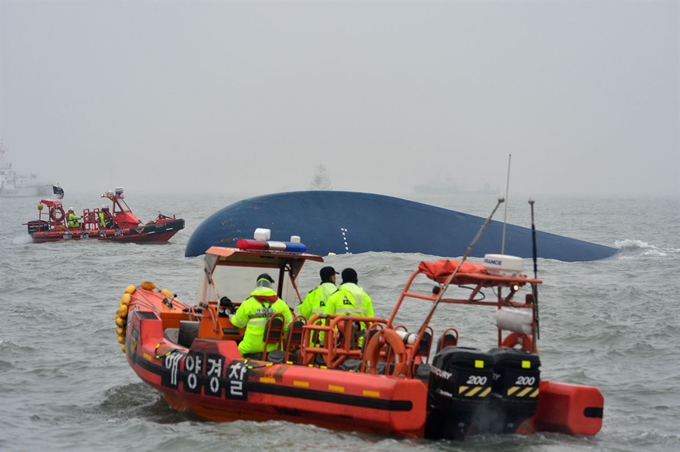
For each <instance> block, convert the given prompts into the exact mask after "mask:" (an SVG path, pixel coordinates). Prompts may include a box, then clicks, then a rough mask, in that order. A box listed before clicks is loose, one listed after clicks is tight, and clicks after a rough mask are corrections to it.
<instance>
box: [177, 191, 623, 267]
mask: <svg viewBox="0 0 680 452" xmlns="http://www.w3.org/2000/svg"><path fill="white" fill-rule="evenodd" d="M491 207H493V206H490V209H491ZM484 221H485V218H482V217H477V216H474V215H468V214H464V213H460V212H456V211H453V210H448V209H443V208H441V207H434V206H430V205H427V204H422V203H418V202H414V201H408V200H404V199H400V198H394V197H390V196H384V195H376V194H370V193H356V192H343V191H299V192H289V193H277V194H272V195H265V196H258V197H254V198H250V199H245V200H242V201H239V202H236V203H234V204H232V205H230V206H227V207H225V208H223V209H221V210H219V211H217V212H215V213H214V214H212V215H211V216H210V217H208V218H207V219H205V220H204V221H203V223H201V224H200V225H199V226H198V228H196V230H195V231H194V233H193V234H192V235H191V237H190V238H189V242H188V243H187V246H186V250H185V255H186V256H187V257H193V256H198V255H201V254H203V253H205V251H206V250H207V249H208V248H209V247H210V246H213V245H217V246H228V247H233V246H235V245H236V240H238V239H239V238H253V233H254V231H255V229H256V228H268V229H271V231H272V237H271V239H272V240H281V241H286V240H289V239H290V237H291V236H293V235H297V236H300V237H301V241H302V243H304V244H305V245H306V246H307V251H308V252H310V253H313V254H318V255H321V256H325V255H328V254H329V253H335V254H345V253H364V252H368V251H389V252H395V253H423V254H430V255H433V256H441V257H458V256H462V255H463V254H464V253H465V250H466V249H467V247H468V246H469V245H470V243H471V242H472V239H473V238H474V237H475V235H476V234H477V232H478V231H479V228H480V227H481V225H482V224H483V223H484ZM502 236H503V223H502V222H499V221H492V222H491V223H489V225H488V227H487V229H486V231H485V232H484V234H483V235H482V237H481V238H480V240H479V241H478V242H477V244H476V245H475V247H474V249H473V250H472V252H471V254H470V256H473V257H483V256H484V255H485V254H490V253H496V254H497V253H500V252H501V249H502V246H501V245H502V243H501V242H502ZM536 242H537V252H538V257H542V258H546V259H556V260H560V261H566V262H575V261H592V260H598V259H605V258H608V257H611V256H613V255H614V254H616V253H617V252H618V250H617V249H616V248H611V247H608V246H604V245H598V244H595V243H589V242H585V241H582V240H578V239H572V238H568V237H564V236H559V235H555V234H550V233H547V232H541V231H536ZM504 252H505V254H509V255H513V256H519V257H523V258H531V257H532V242H531V229H530V228H524V227H519V226H514V225H506V227H505V248H504Z"/></svg>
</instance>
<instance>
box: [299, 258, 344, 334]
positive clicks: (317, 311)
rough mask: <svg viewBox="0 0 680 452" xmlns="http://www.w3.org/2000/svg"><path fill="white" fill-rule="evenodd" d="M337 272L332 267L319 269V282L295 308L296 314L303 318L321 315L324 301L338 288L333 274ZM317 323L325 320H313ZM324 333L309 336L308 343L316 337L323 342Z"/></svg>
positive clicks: (321, 323)
mask: <svg viewBox="0 0 680 452" xmlns="http://www.w3.org/2000/svg"><path fill="white" fill-rule="evenodd" d="M338 274H339V273H338V272H336V271H335V269H334V268H333V267H324V268H322V269H321V270H320V271H319V276H320V277H321V284H319V285H318V286H316V288H314V289H312V290H311V291H310V292H309V293H308V294H307V295H306V296H305V299H304V300H303V301H302V303H300V305H299V306H298V309H297V313H298V315H301V316H302V317H304V318H305V319H307V320H309V319H310V318H312V317H313V316H315V315H322V314H323V310H324V308H325V307H326V301H327V300H328V297H330V296H331V294H333V293H335V291H336V290H338V286H336V285H335V275H338ZM315 323H316V324H317V325H325V324H326V323H325V320H320V321H317V322H315ZM323 338H324V334H323V333H322V332H321V333H319V334H318V338H316V337H315V336H314V335H313V336H312V337H310V343H314V342H315V341H316V339H318V342H319V343H320V344H321V343H323Z"/></svg>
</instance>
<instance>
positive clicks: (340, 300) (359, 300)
mask: <svg viewBox="0 0 680 452" xmlns="http://www.w3.org/2000/svg"><path fill="white" fill-rule="evenodd" d="M323 312H324V314H328V315H330V314H338V315H356V316H363V317H373V316H374V312H373V300H371V297H370V296H369V295H368V294H367V293H366V291H365V290H364V289H362V288H361V287H360V286H359V277H358V276H357V272H356V271H355V270H354V269H353V268H346V269H344V270H343V271H342V284H341V285H340V287H338V290H337V291H336V292H335V293H334V294H332V295H331V296H330V297H328V300H327V301H326V306H325V307H324V310H323ZM358 326H359V329H360V330H364V329H365V328H366V325H365V323H364V322H360V325H358ZM359 332H360V331H355V333H359ZM358 343H359V346H361V345H362V344H363V338H359V339H358Z"/></svg>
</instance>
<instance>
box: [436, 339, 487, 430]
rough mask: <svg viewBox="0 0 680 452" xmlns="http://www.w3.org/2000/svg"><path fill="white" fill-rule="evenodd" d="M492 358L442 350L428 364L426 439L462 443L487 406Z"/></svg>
mask: <svg viewBox="0 0 680 452" xmlns="http://www.w3.org/2000/svg"><path fill="white" fill-rule="evenodd" d="M492 381H493V358H491V356H490V355H489V354H487V353H483V352H481V351H480V350H478V349H475V348H467V347H445V348H444V349H443V350H441V351H440V352H438V353H437V354H436V355H435V357H434V359H433V360H432V367H431V372H430V381H429V389H428V408H429V415H428V418H427V424H426V427H425V436H426V437H428V438H433V439H437V438H442V437H444V438H446V439H459V440H462V439H465V433H466V432H467V430H468V429H469V427H470V426H471V425H472V423H473V421H474V420H475V419H476V418H477V416H478V413H479V412H485V411H487V410H488V406H489V396H490V394H491V384H492Z"/></svg>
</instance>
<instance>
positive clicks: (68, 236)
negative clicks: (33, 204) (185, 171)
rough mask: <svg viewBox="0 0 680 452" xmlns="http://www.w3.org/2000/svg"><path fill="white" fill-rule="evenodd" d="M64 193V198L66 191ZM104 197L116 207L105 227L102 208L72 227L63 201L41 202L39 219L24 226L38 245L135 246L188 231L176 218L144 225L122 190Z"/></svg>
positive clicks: (88, 212) (87, 213) (160, 218)
mask: <svg viewBox="0 0 680 452" xmlns="http://www.w3.org/2000/svg"><path fill="white" fill-rule="evenodd" d="M55 190H56V188H55ZM59 190H61V189H59ZM55 193H57V192H56V191H55ZM61 194H62V195H63V191H61ZM101 197H102V198H108V199H109V200H110V201H111V205H112V206H111V209H110V210H109V212H110V222H109V224H108V225H107V226H102V225H101V223H100V221H99V212H100V209H99V208H94V209H84V210H83V212H82V215H81V217H82V220H81V221H82V222H81V224H80V226H78V227H69V226H68V222H67V215H66V212H65V211H64V207H63V205H62V202H61V200H59V199H43V200H41V201H40V202H39V203H38V212H39V214H38V219H37V220H33V221H29V222H28V223H24V225H26V226H27V227H28V234H29V235H30V236H31V238H32V239H33V242H34V243H43V242H57V241H61V240H85V239H95V240H106V241H111V242H134V243H144V242H167V241H168V240H170V238H171V237H172V236H174V235H175V234H177V232H178V231H180V230H181V229H184V220H183V219H180V218H176V217H175V215H173V216H172V217H170V216H166V215H163V214H159V215H158V218H156V219H155V220H153V221H149V222H147V223H145V224H142V222H141V221H139V219H138V218H137V217H136V216H135V215H134V214H133V213H132V210H131V209H130V207H129V206H128V205H127V203H126V202H125V199H124V192H123V189H122V188H120V187H118V188H116V189H115V190H109V191H107V192H106V193H104V194H103V195H102V196H101ZM45 207H47V210H46V211H45V210H44V209H45Z"/></svg>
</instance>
